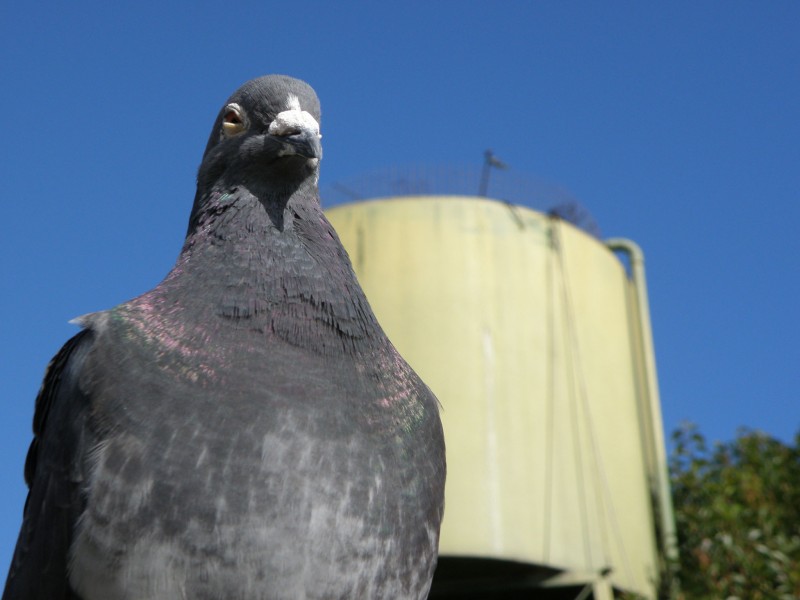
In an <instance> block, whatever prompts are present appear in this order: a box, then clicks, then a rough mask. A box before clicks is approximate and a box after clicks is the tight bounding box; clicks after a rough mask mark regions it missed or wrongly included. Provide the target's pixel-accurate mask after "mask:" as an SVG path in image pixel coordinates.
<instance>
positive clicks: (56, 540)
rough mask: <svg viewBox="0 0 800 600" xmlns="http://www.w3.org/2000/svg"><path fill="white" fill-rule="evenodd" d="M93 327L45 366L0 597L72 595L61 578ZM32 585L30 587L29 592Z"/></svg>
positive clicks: (83, 446)
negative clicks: (83, 374)
mask: <svg viewBox="0 0 800 600" xmlns="http://www.w3.org/2000/svg"><path fill="white" fill-rule="evenodd" d="M93 337H94V336H93V333H92V332H91V331H90V330H88V329H87V330H83V331H81V332H80V333H78V334H77V335H76V336H74V337H73V338H72V339H70V340H69V341H68V342H67V343H66V344H64V346H63V348H61V350H60V351H59V352H58V354H56V356H55V357H54V358H53V360H52V361H50V364H49V365H48V367H47V371H46V373H45V377H44V381H43V383H42V387H41V389H40V390H39V395H38V396H37V397H36V410H35V414H34V419H33V432H34V438H33V442H32V443H31V446H30V448H29V450H28V456H27V459H26V461H25V481H26V482H27V484H28V487H29V491H28V498H27V500H26V501H25V511H24V516H23V521H22V527H21V529H20V533H19V539H18V540H17V547H16V549H15V551H14V557H13V559H12V562H11V569H10V571H9V575H8V580H7V581H6V588H5V591H4V593H3V600H22V599H23V598H24V599H26V600H38V599H41V600H45V599H47V600H62V599H63V600H75V599H78V596H76V595H75V594H74V593H73V592H72V591H71V590H70V589H69V584H68V582H67V561H68V556H69V546H70V542H71V539H72V531H73V527H74V524H75V521H76V520H77V518H78V516H79V515H80V514H81V512H82V511H83V507H84V504H85V500H84V498H83V497H82V493H81V492H82V490H81V483H82V479H83V464H82V463H83V457H84V456H85V454H86V452H87V451H88V448H87V439H86V437H87V434H88V432H87V431H86V418H85V414H86V409H87V407H88V399H87V398H86V396H85V395H84V393H83V392H82V391H81V390H80V388H79V385H78V378H79V373H80V370H81V366H82V364H83V362H84V360H85V358H86V354H87V352H88V350H89V349H90V348H91V345H92V341H93ZM33 590H36V591H35V592H34V591H33Z"/></svg>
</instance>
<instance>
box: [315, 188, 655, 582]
mask: <svg viewBox="0 0 800 600" xmlns="http://www.w3.org/2000/svg"><path fill="white" fill-rule="evenodd" d="M327 215H328V218H329V219H330V221H331V223H332V224H333V225H334V227H335V229H336V231H337V232H338V234H339V236H340V238H341V240H342V242H343V243H344V245H345V247H346V248H347V250H348V252H349V254H350V257H351V260H352V262H353V266H354V268H355V271H356V273H357V275H358V278H359V280H360V281H361V284H362V286H363V288H364V290H365V292H366V294H367V297H368V298H369V300H370V303H371V304H372V307H373V309H374V311H375V313H376V315H377V317H378V319H379V321H380V322H381V324H382V326H383V327H384V329H385V330H386V333H387V334H388V336H389V338H390V339H391V340H392V341H393V343H394V344H395V345H396V346H397V348H398V350H399V351H400V352H401V354H402V355H403V356H404V357H405V358H406V359H407V360H408V361H409V363H410V364H411V365H412V366H413V367H414V369H415V370H416V371H417V372H418V373H419V374H420V376H421V377H422V378H423V380H424V381H425V382H426V383H427V384H428V385H429V386H430V387H431V389H432V390H433V391H434V392H435V394H436V395H437V396H438V398H439V400H440V402H441V403H442V421H443V423H444V430H445V439H446V443H447V459H448V478H447V489H446V511H445V520H444V523H443V526H442V538H441V546H440V554H441V556H442V560H443V561H446V560H447V559H448V558H453V557H463V558H476V559H478V558H480V559H487V560H496V561H510V563H509V564H511V563H513V564H517V563H519V564H527V565H537V566H539V567H543V568H546V569H552V571H547V572H546V573H547V574H548V575H558V576H557V577H555V578H552V577H550V578H549V579H548V578H547V577H544V576H542V572H541V571H540V572H539V576H540V577H541V579H542V581H541V582H540V583H541V585H543V586H547V585H583V584H582V582H588V583H591V582H594V583H595V585H597V583H598V582H600V583H601V584H603V583H605V584H607V586H608V587H607V590H609V591H608V592H607V593H608V594H610V593H611V592H610V590H611V588H612V587H613V588H616V589H621V590H627V591H631V592H635V593H638V594H641V595H643V596H645V597H647V598H655V596H656V591H655V590H656V586H657V583H658V577H659V572H660V564H659V549H658V542H657V540H656V526H655V511H654V508H653V502H654V501H653V497H654V496H657V495H658V494H659V493H661V492H663V491H664V490H660V489H659V488H658V483H659V477H660V474H659V470H663V467H664V465H663V464H660V460H661V459H660V458H659V457H662V456H663V440H662V439H661V437H660V436H661V430H660V427H661V423H660V413H658V411H657V410H656V414H655V416H654V415H653V411H652V407H651V406H649V405H648V402H650V401H651V400H653V398H651V397H649V396H648V393H647V385H646V384H645V380H646V379H647V377H648V374H647V373H645V372H644V370H643V369H644V367H643V365H644V364H645V363H646V361H644V360H643V359H642V358H641V345H642V344H641V340H640V337H641V331H640V329H641V327H640V323H639V321H638V319H637V317H636V311H635V310H633V309H632V307H634V304H635V302H636V297H635V294H634V293H633V291H632V287H631V282H630V279H629V277H628V274H627V273H626V270H625V268H624V266H623V265H622V263H621V262H620V260H618V258H617V257H616V256H615V255H614V254H613V253H612V252H611V251H610V250H609V248H607V247H606V246H605V245H604V244H603V243H601V242H600V241H598V240H597V239H595V238H593V237H590V236H588V235H586V234H585V233H583V232H582V231H580V230H578V229H576V228H575V227H573V226H571V225H569V224H567V223H565V222H563V221H561V220H558V219H554V218H550V217H548V216H546V215H543V214H540V213H537V212H535V211H532V210H529V209H526V208H523V207H519V206H512V205H508V204H505V203H502V202H498V201H493V200H488V199H485V198H476V197H455V196H435V197H423V196H413V197H404V198H392V199H382V200H373V201H368V202H361V203H357V204H349V205H343V206H337V207H335V208H332V209H330V210H328V211H327ZM634 321H635V322H634ZM647 328H648V333H649V324H647ZM656 408H657V407H656ZM654 418H655V421H654ZM653 423H655V428H656V429H657V430H658V437H654V435H653V432H652V429H653ZM658 444H661V445H662V446H661V447H660V448H658V447H657V446H658ZM652 457H655V458H652ZM661 481H662V482H663V478H662V479H661ZM559 582H560V583H559ZM603 589H606V588H603V587H602V586H600V587H595V597H596V598H599V597H603V596H604V592H603ZM434 591H436V588H434ZM457 596H458V595H457V594H455V595H452V597H457ZM432 597H434V595H432ZM436 597H446V595H442V594H440V595H439V596H436ZM447 597H450V596H447ZM464 597H466V596H464ZM497 597H499V596H497ZM607 597H610V596H607Z"/></svg>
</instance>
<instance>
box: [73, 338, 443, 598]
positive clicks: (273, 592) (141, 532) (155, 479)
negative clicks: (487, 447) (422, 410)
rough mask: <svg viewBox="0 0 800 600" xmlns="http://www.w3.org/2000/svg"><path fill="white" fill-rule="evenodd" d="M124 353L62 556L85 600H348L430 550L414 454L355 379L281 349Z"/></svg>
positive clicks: (426, 498)
mask: <svg viewBox="0 0 800 600" xmlns="http://www.w3.org/2000/svg"><path fill="white" fill-rule="evenodd" d="M222 348H225V347H224V346H223V347H222ZM230 348H234V350H235V351H238V355H237V356H236V360H231V361H230V362H227V361H228V358H229V357H228V356H227V355H226V354H225V353H226V352H229V351H230ZM129 354H130V355H129V356H128V357H127V361H128V362H127V366H128V370H127V371H121V370H120V371H118V372H117V377H116V378H115V380H114V384H113V385H112V386H111V387H112V388H113V389H110V390H107V392H106V393H105V394H103V396H104V397H107V398H113V399H114V401H113V403H112V404H111V405H109V406H103V407H98V412H99V414H100V417H98V418H99V420H100V421H101V422H102V423H103V426H104V427H106V428H107V430H108V431H109V434H108V436H107V437H106V438H105V440H104V441H103V442H102V443H101V444H100V446H99V447H98V449H97V451H96V452H95V453H94V457H93V459H94V464H93V466H92V479H91V482H90V485H89V492H88V503H87V510H86V514H85V515H84V518H83V519H82V521H81V527H80V530H79V534H78V536H77V541H76V544H75V546H74V548H73V556H74V560H73V565H74V567H73V568H74V571H73V577H74V578H75V579H76V580H77V582H78V583H79V584H80V583H81V582H83V586H84V587H83V588H81V586H80V585H79V589H84V591H85V592H90V591H91V592H92V594H93V595H90V594H88V593H87V594H86V595H85V596H86V598H87V600H90V599H91V598H120V599H122V598H162V597H175V598H180V597H187V598H188V597H191V598H201V599H202V598H231V599H235V598H242V599H244V598H248V599H253V598H256V599H257V598H281V597H286V598H303V597H309V598H313V597H353V596H352V595H351V594H352V590H353V589H360V588H359V586H378V588H380V590H389V589H391V588H392V587H394V588H397V589H400V588H405V587H407V586H408V585H410V582H409V578H410V577H412V573H413V572H416V571H418V570H419V569H415V568H414V567H415V565H413V564H411V563H413V562H414V561H420V560H424V559H425V557H426V556H428V557H429V556H430V555H431V553H432V552H435V543H436V537H437V535H438V528H437V530H436V531H434V530H433V529H431V528H430V527H427V526H426V523H427V522H428V521H430V520H431V519H432V516H433V515H434V514H435V512H436V511H437V510H439V509H438V499H437V498H436V497H435V494H430V495H429V494H427V493H426V492H425V490H427V489H429V488H430V485H429V483H428V482H427V479H430V478H432V477H434V476H436V474H437V473H436V465H431V464H428V459H427V458H426V456H425V452H424V450H425V445H426V443H428V441H427V440H425V439H419V440H414V439H413V437H414V436H413V435H412V436H409V433H408V431H407V429H408V428H407V427H406V426H405V423H406V422H405V421H404V420H403V419H402V418H400V417H398V415H397V414H395V413H394V412H393V411H391V410H387V409H386V407H385V404H386V398H380V397H378V398H376V397H370V393H369V390H370V389H371V388H370V385H369V382H368V381H365V380H364V378H363V376H362V375H361V374H360V373H359V369H357V368H354V367H353V366H352V365H348V364H347V362H346V361H342V360H338V361H333V362H331V361H330V360H326V359H325V358H324V357H319V356H309V355H308V354H306V353H304V352H302V351H301V350H300V349H297V348H291V347H288V346H281V345H277V346H273V347H268V346H266V345H265V346H263V347H260V348H256V349H253V348H251V349H249V350H247V351H245V350H242V349H240V348H239V349H236V347H235V346H233V345H232V344H229V345H228V346H227V349H221V347H215V348H212V349H211V350H210V351H209V352H204V351H203V350H202V349H201V348H198V349H196V351H195V350H193V351H192V352H187V353H184V355H185V356H188V357H189V358H190V359H191V360H189V359H186V358H184V359H181V360H178V359H176V358H175V357H174V356H173V357H172V358H171V359H169V360H167V359H166V358H163V357H162V358H161V360H162V363H163V364H161V365H159V363H158V359H157V360H156V361H155V364H153V363H152V362H151V363H150V367H149V368H148V367H146V366H144V365H141V366H138V360H137V354H136V352H133V351H132V352H130V353H129ZM145 354H146V353H145ZM123 364H124V363H123ZM198 365H202V366H200V367H198ZM134 366H136V368H133V367H134ZM381 393H382V392H375V391H374V390H373V396H374V395H376V394H377V395H378V396H380V394H381ZM404 393H405V394H408V392H404ZM434 410H435V407H434ZM419 432H420V434H424V429H420V430H419ZM403 548H408V549H409V550H411V549H412V548H413V549H414V553H415V556H416V558H413V559H411V558H409V554H408V553H405V552H398V550H402V549H403ZM409 561H411V562H409ZM345 564H348V565H350V566H349V567H347V568H344V570H343V566H342V565H345ZM354 565H360V567H359V569H357V570H355V571H353V569H354V568H355V567H354ZM354 578H360V582H359V581H354ZM87 586H88V588H91V590H90V589H88V588H87ZM398 586H399V587H398ZM378 588H376V590H374V591H375V592H376V593H377V592H378ZM337 590H338V591H337ZM365 593H366V590H365ZM120 594H122V595H120ZM381 594H383V592H382V591H381ZM381 594H379V595H381ZM358 595H359V594H356V596H358ZM369 595H373V594H371V593H368V594H366V596H365V597H367V596H369ZM392 595H393V594H392V593H388V596H392ZM388 596H387V597H388ZM402 596H403V594H400V596H399V597H402Z"/></svg>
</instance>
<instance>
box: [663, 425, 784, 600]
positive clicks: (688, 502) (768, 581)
mask: <svg viewBox="0 0 800 600" xmlns="http://www.w3.org/2000/svg"><path fill="white" fill-rule="evenodd" d="M673 442H674V450H673V453H672V456H671V459H670V472H671V476H672V492H673V496H674V503H675V518H676V524H677V529H678V544H679V551H680V567H679V572H678V577H679V579H680V585H681V590H682V592H681V596H680V597H681V598H682V599H686V600H689V599H692V600H694V599H711V598H713V599H720V600H725V599H732V598H736V599H740V600H761V599H764V600H779V599H780V600H783V599H786V600H789V599H796V598H800V433H798V435H797V436H796V438H795V440H794V445H793V446H792V445H786V444H784V443H782V442H780V441H779V440H776V439H774V438H771V437H769V436H767V435H765V434H763V433H760V432H755V431H750V430H741V431H740V432H739V433H738V435H737V437H736V439H735V440H733V441H732V442H728V443H716V444H714V445H713V446H712V447H709V446H708V444H707V443H706V440H705V438H704V437H703V435H701V434H700V433H699V432H698V430H697V429H696V427H694V426H692V425H687V426H684V427H683V428H681V429H679V430H678V431H676V432H675V433H674V434H673Z"/></svg>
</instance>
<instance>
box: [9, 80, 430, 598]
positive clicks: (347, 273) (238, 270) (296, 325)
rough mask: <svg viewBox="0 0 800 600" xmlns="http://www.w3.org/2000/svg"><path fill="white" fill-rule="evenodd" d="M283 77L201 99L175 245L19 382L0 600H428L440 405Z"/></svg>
mask: <svg viewBox="0 0 800 600" xmlns="http://www.w3.org/2000/svg"><path fill="white" fill-rule="evenodd" d="M319 123H320V106H319V101H318V99H317V96H316V94H315V92H314V90H313V89H312V88H311V87H310V86H309V85H308V84H306V83H304V82H302V81H300V80H297V79H294V78H291V77H287V76H282V75H268V76H265V77H260V78H257V79H253V80H251V81H249V82H247V83H245V84H244V85H243V86H242V87H240V88H239V89H238V90H237V91H236V92H235V93H234V94H233V95H232V96H231V97H230V98H229V99H228V101H227V102H226V103H225V104H224V106H223V107H222V109H221V110H220V112H219V115H218V116H217V118H216V121H215V123H214V126H213V128H212V130H211V135H210V137H209V140H208V144H207V146H206V149H205V153H204V155H203V159H202V163H201V165H200V168H199V171H198V176H197V193H196V196H195V199H194V205H193V208H192V211H191V215H190V218H189V227H188V232H187V236H186V240H185V242H184V245H183V248H182V250H181V252H180V255H179V257H178V259H177V261H176V264H175V266H174V267H173V269H172V270H171V271H170V272H169V273H168V274H167V276H166V277H165V279H164V280H163V281H162V282H161V283H160V284H158V285H157V286H156V287H155V288H154V289H152V290H150V291H149V292H146V293H145V294H143V295H141V296H139V297H137V298H135V299H133V300H130V301H129V302H126V303H124V304H120V305H118V306H116V307H114V308H112V309H110V310H106V311H101V312H96V313H92V314H89V315H85V316H83V317H80V318H78V319H77V323H78V324H79V325H80V326H81V327H82V329H81V330H80V332H79V333H78V334H77V335H75V336H74V337H73V338H72V339H70V340H69V341H68V342H67V343H66V344H65V345H64V347H63V348H62V349H61V350H60V351H59V352H58V354H57V355H56V356H55V358H53V360H52V361H51V363H50V365H49V366H48V368H47V370H46V373H45V377H44V382H43V384H42V387H41V389H40V391H39V394H38V396H37V399H36V406H35V416H34V439H33V442H32V444H31V446H30V450H29V452H28V456H27V460H26V464H25V478H26V482H27V484H28V486H29V493H28V498H27V501H26V504H25V509H24V516H23V522H22V527H21V530H20V534H19V538H18V542H17V546H16V550H15V553H14V557H13V559H12V564H11V568H10V571H9V575H8V579H7V581H6V587H5V591H4V594H3V600H21V599H26V600H35V599H41V600H45V599H46V600H59V599H67V598H69V599H79V600H156V599H158V600H172V599H175V600H183V599H191V600H274V599H292V600H297V599H309V600H310V599H323V598H324V599H338V598H348V599H354V598H359V599H369V598H381V599H383V598H392V599H405V598H413V599H417V598H420V599H421V598H426V597H427V595H428V591H429V588H430V585H431V580H432V577H433V572H434V569H435V566H436V560H437V554H438V541H439V529H440V523H441V519H442V515H443V510H444V481H445V453H444V452H445V451H444V438H443V433H442V426H441V421H440V418H439V408H440V407H439V404H438V402H437V400H436V398H435V396H434V395H433V393H432V392H431V391H430V389H429V388H428V387H427V386H426V385H425V384H424V383H423V382H422V380H421V379H420V378H419V377H418V375H417V374H416V373H415V372H414V371H413V370H412V369H411V367H410V366H409V365H408V363H407V362H406V361H405V360H403V358H401V356H400V355H399V354H398V352H397V350H396V349H395V348H394V346H393V345H392V344H391V343H390V341H389V340H388V338H387V337H386V335H385V333H384V332H383V330H382V329H381V327H380V325H379V324H378V321H377V320H376V318H375V315H374V313H373V312H372V310H371V308H370V306H369V303H368V302H367V299H366V297H365V295H364V292H363V291H362V289H361V287H360V286H359V283H358V281H357V279H356V276H355V274H354V272H353V268H352V266H351V263H350V260H349V258H348V256H347V253H346V252H345V250H344V248H343V247H342V244H341V242H340V241H339V238H338V236H337V234H336V232H335V231H334V230H333V228H332V227H331V225H330V223H329V222H328V220H327V219H326V218H325V216H324V214H323V212H322V209H321V205H320V199H319V193H318V188H317V181H318V175H319V163H320V159H321V157H322V148H321V143H320V139H321V136H320V133H319Z"/></svg>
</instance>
